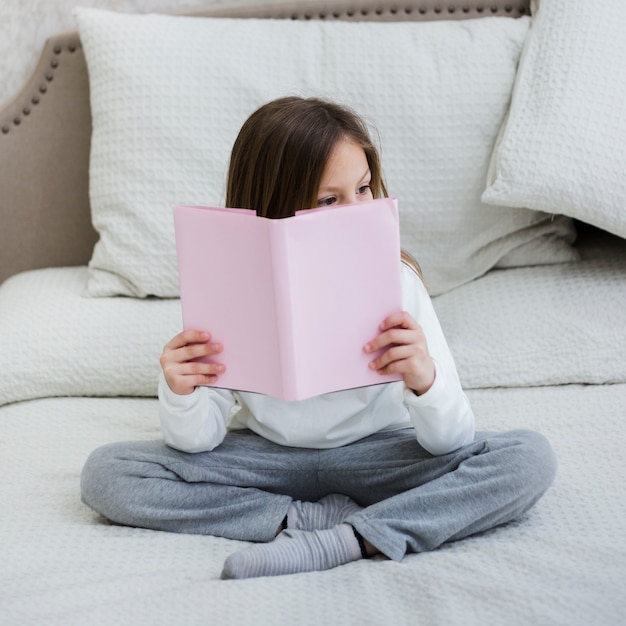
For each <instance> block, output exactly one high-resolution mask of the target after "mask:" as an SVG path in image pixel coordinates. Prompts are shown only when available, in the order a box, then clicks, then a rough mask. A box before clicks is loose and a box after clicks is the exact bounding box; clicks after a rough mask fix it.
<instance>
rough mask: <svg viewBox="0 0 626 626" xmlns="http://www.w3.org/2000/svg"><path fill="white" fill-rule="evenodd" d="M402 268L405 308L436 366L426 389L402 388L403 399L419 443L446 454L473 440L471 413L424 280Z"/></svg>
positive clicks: (430, 450) (473, 427)
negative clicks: (421, 392)
mask: <svg viewBox="0 0 626 626" xmlns="http://www.w3.org/2000/svg"><path fill="white" fill-rule="evenodd" d="M402 272H403V274H402V281H403V293H404V305H405V309H406V310H407V311H408V312H409V313H410V314H411V315H412V316H413V318H414V319H415V321H416V322H417V323H418V324H419V325H420V326H421V327H422V330H423V331H424V335H425V337H426V341H427V343H428V351H429V353H430V355H431V357H432V359H433V360H434V361H435V370H436V373H435V382H434V383H433V385H432V387H431V388H430V389H429V390H428V391H427V392H426V393H424V394H422V395H420V396H418V395H417V394H415V393H414V392H413V391H412V390H410V389H405V391H404V403H405V405H406V407H407V409H408V411H409V415H410V418H411V422H412V424H413V426H414V427H415V431H416V435H417V440H418V442H419V443H420V445H421V446H422V447H423V448H425V449H426V450H428V451H429V452H430V453H431V454H436V455H440V454H447V453H448V452H452V451H453V450H456V449H457V448H460V447H461V446H464V445H467V444H469V443H471V442H472V441H473V439H474V431H475V424H474V413H473V411H472V408H471V406H470V403H469V399H468V398H467V396H466V395H465V393H464V391H463V389H462V387H461V382H460V380H459V375H458V372H457V369H456V365H455V363H454V358H453V357H452V354H451V352H450V348H449V347H448V343H447V341H446V338H445V336H444V334H443V330H442V329H441V325H440V323H439V319H438V318H437V314H436V313H435V309H434V307H433V304H432V301H431V299H430V296H429V295H428V292H427V291H426V287H425V286H424V283H423V282H422V281H421V280H420V279H419V277H418V276H417V274H415V272H414V271H413V270H411V269H410V268H408V267H405V266H404V265H403V268H402Z"/></svg>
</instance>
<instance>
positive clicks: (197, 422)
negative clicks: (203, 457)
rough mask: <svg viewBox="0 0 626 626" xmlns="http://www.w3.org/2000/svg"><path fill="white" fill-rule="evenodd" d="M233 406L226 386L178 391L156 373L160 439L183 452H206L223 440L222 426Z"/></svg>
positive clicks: (224, 431) (232, 400)
mask: <svg viewBox="0 0 626 626" xmlns="http://www.w3.org/2000/svg"><path fill="white" fill-rule="evenodd" d="M234 406H235V398H234V396H233V394H232V392H231V391H229V390H227V389H215V388H209V387H197V388H196V389H195V391H194V392H193V393H190V394H188V395H178V394H176V393H174V392H173V391H172V390H171V389H170V388H169V386H168V384H167V382H166V381H165V377H164V376H163V373H162V372H161V374H160V375H159V419H160V421H161V432H162V433H163V440H164V441H165V443H166V444H167V445H168V446H171V447H172V448H176V449H177V450H181V451H183V452H208V451H209V450H213V449H214V448H216V447H217V446H219V445H220V443H222V441H224V437H225V436H226V426H227V424H228V420H229V419H230V414H231V411H232V409H233V407H234Z"/></svg>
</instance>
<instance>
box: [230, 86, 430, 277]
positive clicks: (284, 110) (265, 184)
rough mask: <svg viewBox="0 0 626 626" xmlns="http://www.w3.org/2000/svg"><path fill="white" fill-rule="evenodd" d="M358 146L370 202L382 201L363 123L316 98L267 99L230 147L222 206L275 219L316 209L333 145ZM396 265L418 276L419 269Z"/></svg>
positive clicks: (410, 262) (378, 170)
mask: <svg viewBox="0 0 626 626" xmlns="http://www.w3.org/2000/svg"><path fill="white" fill-rule="evenodd" d="M342 139H348V140H349V141H352V142H354V143H355V144H357V145H359V146H361V148H363V151H364V152H365V156H366V158H367V163H368V166H369V169H370V173H371V181H370V188H371V190H372V195H373V197H374V198H381V197H386V196H387V189H386V187H385V182H384V180H383V175H382V168H381V164H380V157H379V155H378V150H377V149H376V147H375V145H374V143H373V142H372V140H371V138H370V134H369V130H368V128H367V125H366V124H365V122H364V121H363V120H362V119H361V117H359V116H358V115H357V114H356V113H355V112H354V111H352V110H351V109H349V108H348V107H345V106H342V105H339V104H336V103H334V102H330V101H327V100H323V99H320V98H299V97H295V96H292V97H286V98H279V99H277V100H272V101H271V102H268V103H267V104H264V105H263V106H261V107H260V108H259V109H257V110H256V111H255V112H254V113H252V115H251V116H250V117H249V118H248V119H247V120H246V122H245V123H244V125H243V126H242V127H241V130H240V131H239V135H238V136H237V139H236V140H235V144H234V146H233V149H232V152H231V157H230V166H229V170H228V184H227V188H226V206H227V207H233V208H240V209H253V210H255V211H256V213H257V215H259V216H261V217H268V218H272V219H278V218H283V217H291V216H292V215H294V213H295V212H296V211H299V210H301V209H310V208H314V207H315V206H317V193H318V190H319V186H320V183H321V180H322V175H323V173H324V168H325V166H326V163H327V162H328V159H329V158H330V154H331V152H332V151H333V148H334V147H335V146H336V144H337V142H338V141H340V140H342ZM402 260H403V262H405V263H406V264H407V265H409V266H410V267H412V268H413V269H414V270H415V271H416V272H417V273H418V275H419V276H420V277H421V270H420V269H419V265H418V264H417V262H416V261H415V259H413V257H411V255H409V254H408V253H406V252H404V251H403V254H402Z"/></svg>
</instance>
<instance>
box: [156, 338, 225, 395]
mask: <svg viewBox="0 0 626 626" xmlns="http://www.w3.org/2000/svg"><path fill="white" fill-rule="evenodd" d="M210 339H211V333H209V332H206V331H200V330H185V331H183V332H181V333H178V335H176V336H175V337H174V338H173V339H172V340H171V341H170V342H169V343H167V344H166V345H165V347H164V348H163V353H162V354H161V359H160V363H161V369H162V370H163V375H164V376H165V380H166V382H167V384H168V386H169V388H170V389H171V390H172V391H173V392H174V393H176V394H178V395H187V394H190V393H192V392H193V391H194V389H195V388H196V387H198V386H200V385H213V384H215V383H216V382H217V378H218V376H219V375H220V374H222V373H223V372H224V371H226V367H225V366H224V365H223V364H222V363H204V362H203V361H195V360H194V359H197V358H199V357H204V356H211V355H214V354H219V353H220V352H222V350H223V347H222V344H220V343H212V342H211V341H210Z"/></svg>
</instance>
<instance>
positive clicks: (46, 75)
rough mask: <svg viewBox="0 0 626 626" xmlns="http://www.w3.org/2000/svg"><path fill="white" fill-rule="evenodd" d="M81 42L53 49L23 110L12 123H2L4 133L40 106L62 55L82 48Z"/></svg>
mask: <svg viewBox="0 0 626 626" xmlns="http://www.w3.org/2000/svg"><path fill="white" fill-rule="evenodd" d="M80 47H81V46H80V43H75V42H71V43H69V44H67V45H65V46H61V45H60V44H56V45H55V46H54V48H53V49H52V54H53V55H54V56H53V57H52V58H51V59H50V61H49V62H48V63H47V64H46V65H44V67H43V71H41V70H40V72H41V73H40V74H39V76H40V82H39V86H38V87H37V88H36V91H35V92H34V93H32V95H30V96H29V98H28V100H27V103H26V104H25V105H24V106H23V107H22V109H21V111H20V112H19V113H17V114H16V115H15V117H14V118H13V120H11V122H10V123H5V124H3V125H2V128H1V129H0V130H1V132H2V134H4V135H7V134H8V133H9V132H11V126H14V127H17V126H20V124H21V123H22V120H23V118H24V117H28V116H29V115H30V114H31V113H32V111H33V107H36V106H38V105H39V104H40V103H41V101H42V98H44V97H45V95H46V94H47V93H48V89H49V87H50V83H52V82H53V81H54V75H55V71H56V70H57V68H58V67H59V65H60V63H61V55H62V54H63V53H67V52H69V53H74V52H76V50H78V49H79V48H80Z"/></svg>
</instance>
